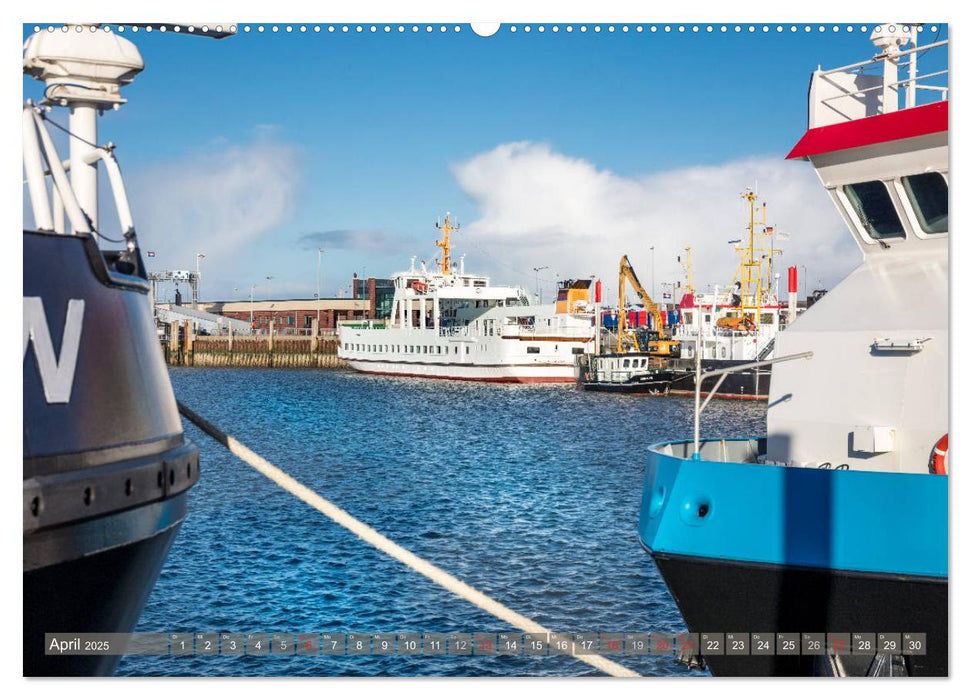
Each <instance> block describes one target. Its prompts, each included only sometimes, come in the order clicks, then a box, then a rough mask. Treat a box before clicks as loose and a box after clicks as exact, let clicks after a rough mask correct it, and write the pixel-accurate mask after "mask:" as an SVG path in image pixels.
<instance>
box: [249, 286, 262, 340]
mask: <svg viewBox="0 0 971 700" xmlns="http://www.w3.org/2000/svg"><path fill="white" fill-rule="evenodd" d="M259 286H260V285H258V284H251V285H250V286H249V327H250V330H252V329H253V290H254V289H256V288H257V287H259Z"/></svg>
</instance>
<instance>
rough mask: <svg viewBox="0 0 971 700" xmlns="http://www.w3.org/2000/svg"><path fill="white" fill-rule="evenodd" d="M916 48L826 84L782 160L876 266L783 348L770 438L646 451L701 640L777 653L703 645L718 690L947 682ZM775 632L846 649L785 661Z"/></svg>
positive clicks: (682, 604) (942, 505) (805, 319)
mask: <svg viewBox="0 0 971 700" xmlns="http://www.w3.org/2000/svg"><path fill="white" fill-rule="evenodd" d="M917 36H918V34H917V32H916V31H915V30H914V27H913V26H905V25H895V26H894V25H890V26H888V25H884V26H880V27H878V28H877V29H876V30H875V31H874V32H873V34H872V36H871V39H872V41H873V42H874V44H875V45H876V47H877V54H876V55H875V56H872V57H868V58H866V59H865V60H863V61H860V62H859V63H855V64H852V65H849V66H843V67H840V68H835V69H830V70H823V69H819V70H817V71H816V72H815V73H814V74H813V77H812V82H811V86H810V91H809V129H808V131H806V132H805V134H804V135H803V136H802V138H801V139H800V140H799V141H798V143H797V144H796V146H795V147H794V148H793V149H792V151H791V153H789V158H791V159H804V160H808V161H809V162H810V163H811V164H812V166H813V167H814V168H815V170H816V172H817V174H818V175H819V178H820V181H821V182H822V185H823V187H824V188H825V189H826V191H827V193H828V194H829V196H830V198H831V200H832V201H833V203H834V205H835V206H836V209H837V211H838V212H839V214H840V215H841V216H842V218H843V219H844V221H845V223H846V226H847V227H848V229H849V232H850V234H851V235H852V236H853V238H854V240H855V241H856V243H857V244H858V246H859V247H860V249H861V251H862V253H863V262H862V263H861V264H860V266H859V267H857V268H856V269H854V270H853V271H852V272H851V273H850V274H849V275H848V276H847V277H846V278H845V279H844V280H843V281H842V282H841V283H840V284H838V285H837V286H836V287H835V288H833V289H832V290H830V291H829V293H828V294H826V296H824V297H822V298H821V299H820V300H819V301H818V302H817V303H816V304H814V305H813V306H812V308H810V309H808V310H807V311H806V312H805V313H804V314H802V315H801V316H800V317H799V318H798V319H796V320H795V321H794V322H793V323H792V324H791V325H790V326H789V327H788V328H787V329H786V330H785V332H783V333H780V334H778V335H777V336H776V339H775V357H774V358H773V361H774V362H775V364H774V365H773V377H772V385H771V389H770V392H769V399H770V400H769V404H768V409H767V424H766V433H765V435H764V436H755V437H752V438H749V439H721V438H709V439H704V440H702V439H701V438H700V411H699V410H697V409H696V416H695V421H696V428H695V438H694V439H693V440H686V441H676V442H662V443H658V444H654V445H651V446H650V447H649V450H648V458H647V469H646V478H645V483H644V487H643V495H642V502H641V513H640V523H639V530H638V534H639V537H640V540H641V542H642V544H643V545H644V547H645V548H646V549H647V551H648V552H649V553H650V554H651V556H652V557H653V558H654V561H655V562H656V564H657V566H658V569H659V570H660V572H661V574H662V576H663V577H664V580H665V582H666V583H667V586H668V588H669V590H670V592H671V595H672V596H673V598H674V600H675V601H676V603H677V605H678V607H679V609H680V610H681V613H682V615H683V617H684V620H685V622H686V624H687V626H688V628H689V629H690V630H691V631H692V632H697V633H699V634H704V633H709V632H713V633H717V632H722V633H726V632H732V631H744V632H746V633H762V634H763V635H764V637H760V638H764V639H765V640H766V642H769V641H771V642H772V643H773V644H776V643H779V644H780V646H779V647H776V648H774V650H773V651H774V653H766V654H764V655H762V654H756V653H749V654H745V655H737V656H736V655H731V654H728V655H722V654H723V653H724V649H717V650H716V649H714V648H712V647H711V646H707V647H706V645H705V638H703V637H699V648H698V649H696V650H695V651H696V653H697V654H699V655H700V656H701V658H702V659H703V661H704V662H706V663H707V665H708V667H709V668H710V669H711V671H712V673H714V674H716V675H750V676H756V675H803V674H807V675H808V674H824V675H911V676H922V675H930V676H943V675H947V673H948V467H947V434H948V279H947V278H948V180H949V165H948V101H947V83H946V76H947V64H946V59H947V56H946V52H947V41H946V40H944V41H935V42H932V43H928V44H926V45H921V46H920V47H919V48H918V47H917V46H916V38H917ZM908 43H910V48H905V47H906V46H907V44H908ZM935 55H936V58H935ZM918 58H920V59H921V61H922V64H923V63H924V62H927V61H930V60H936V61H937V62H938V65H940V66H943V68H942V69H940V70H936V69H935V70H930V71H926V72H925V73H923V74H920V75H919V74H918V72H917V60H918ZM904 68H906V69H907V74H906V75H905V76H904V77H898V76H899V72H900V71H901V70H902V69H904ZM918 76H919V77H918ZM696 401H697V398H696ZM696 405H697V404H696ZM777 633H819V634H825V635H845V636H843V637H830V636H827V637H825V641H824V642H823V646H822V647H819V646H817V647H816V649H811V648H810V649H807V648H806V647H803V648H802V649H801V653H795V654H792V655H790V654H789V653H788V649H783V648H782V646H781V644H782V642H783V641H786V640H780V638H779V637H777V636H775V635H776V634H777ZM850 635H853V637H850ZM803 639H805V638H803ZM837 639H839V641H840V642H841V644H839V645H836V644H835V641H834V640H837ZM847 640H850V641H851V643H852V644H854V646H853V649H852V653H850V650H849V649H848V648H847V647H846V646H843V645H842V642H845V641H847ZM708 641H709V642H710V641H711V640H710V639H709V640H708ZM715 641H716V642H717V641H718V640H717V639H716V640H715ZM857 642H858V644H857ZM788 643H792V640H791V639H790V640H788ZM816 643H817V645H818V644H819V640H817V642H816ZM908 645H909V646H908Z"/></svg>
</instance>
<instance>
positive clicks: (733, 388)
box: [671, 360, 772, 401]
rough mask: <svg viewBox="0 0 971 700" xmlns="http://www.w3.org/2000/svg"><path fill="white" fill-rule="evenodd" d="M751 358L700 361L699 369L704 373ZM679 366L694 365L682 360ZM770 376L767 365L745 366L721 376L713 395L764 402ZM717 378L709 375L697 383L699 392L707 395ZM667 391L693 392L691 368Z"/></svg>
mask: <svg viewBox="0 0 971 700" xmlns="http://www.w3.org/2000/svg"><path fill="white" fill-rule="evenodd" d="M746 362H752V360H702V361H701V370H702V371H703V372H708V371H711V370H716V369H726V368H729V367H731V366H733V365H740V364H745V363H746ZM679 368H680V369H685V370H693V369H694V365H692V364H691V363H690V362H689V361H682V362H681V363H680V364H679ZM771 379H772V372H771V371H770V370H769V368H767V367H766V368H761V369H758V368H757V369H749V370H743V371H741V372H732V373H731V374H729V375H726V376H725V379H724V380H723V381H722V383H721V386H719V387H718V393H716V394H715V398H719V399H757V400H762V401H766V400H768V398H769V384H770V382H771ZM717 381H718V377H709V378H708V379H704V380H702V382H701V391H702V393H703V394H707V393H708V392H709V391H711V390H712V389H713V388H714V386H715V383H716V382H717ZM671 393H672V394H678V395H688V394H691V395H694V393H695V375H694V373H693V372H692V371H689V373H688V374H686V375H683V376H681V377H679V378H678V379H677V380H675V381H674V382H673V383H672V384H671Z"/></svg>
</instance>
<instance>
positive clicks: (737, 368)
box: [692, 350, 813, 459]
mask: <svg viewBox="0 0 971 700" xmlns="http://www.w3.org/2000/svg"><path fill="white" fill-rule="evenodd" d="M812 356H813V352H812V350H808V351H806V352H798V353H795V354H794V355H784V356H782V357H774V358H772V359H771V360H760V361H758V362H746V363H744V364H741V365H734V366H732V367H728V368H725V369H714V370H709V371H708V372H702V371H701V361H700V360H698V361H697V364H696V365H695V436H694V446H695V451H694V455H693V456H692V459H701V452H700V449H699V445H700V443H701V412H702V411H704V410H705V407H706V406H707V405H708V403H709V402H710V401H711V399H712V397H713V396H714V395H715V394H716V393H718V388H719V387H720V386H721V385H722V382H723V381H725V377H727V376H728V375H729V374H732V373H734V372H744V371H745V370H749V369H756V368H759V367H767V366H769V365H774V364H777V363H779V362H789V361H790V360H802V359H806V360H809V359H811V358H812ZM711 377H718V381H717V382H715V385H714V386H713V387H712V388H711V391H709V392H708V396H706V397H705V402H704V403H701V383H702V382H703V381H705V380H706V379H709V378H711Z"/></svg>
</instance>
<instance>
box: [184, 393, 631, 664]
mask: <svg viewBox="0 0 971 700" xmlns="http://www.w3.org/2000/svg"><path fill="white" fill-rule="evenodd" d="M179 407H180V409H183V410H182V412H183V414H184V415H186V417H188V418H189V419H190V420H191V421H192V422H194V423H196V424H197V425H199V427H200V428H202V429H203V430H205V431H206V432H207V433H209V434H210V435H213V437H217V439H219V438H221V437H224V438H225V442H224V444H225V445H226V447H227V448H228V449H229V451H230V452H232V453H233V454H234V455H236V456H237V457H239V458H240V459H241V460H243V461H244V462H246V463H247V464H248V465H250V466H251V467H253V468H254V469H255V470H257V471H258V472H260V473H261V474H262V475H263V476H265V477H266V478H267V479H269V480H270V481H272V482H273V483H275V484H277V485H278V486H280V487H281V488H283V489H284V490H286V491H289V492H290V493H291V494H293V495H294V496H296V497H297V498H299V499H300V500H301V501H303V502H304V503H306V504H307V505H309V506H311V507H312V508H315V509H316V510H318V511H320V512H321V513H323V514H324V515H326V516H327V517H328V518H330V519H331V520H333V521H334V522H335V523H337V524H338V525H340V526H341V527H343V528H346V529H348V530H350V531H351V532H353V533H354V534H355V535H357V536H358V537H360V538H361V539H362V540H364V541H365V542H367V543H368V544H370V545H371V546H373V547H375V548H377V549H379V550H381V551H382V552H384V553H385V554H387V555H388V556H390V557H394V558H395V559H397V560H398V561H400V562H401V563H402V564H405V565H406V566H408V567H410V568H412V569H414V570H415V571H417V572H418V573H419V574H421V575H422V576H425V577H426V578H429V579H431V580H432V581H434V582H435V583H437V584H438V585H439V586H441V587H442V588H444V589H445V590H447V591H449V592H451V593H454V594H455V595H457V596H459V597H460V598H464V599H465V600H467V601H469V602H470V603H472V604H473V605H475V606H477V607H479V608H481V609H482V610H485V611H486V612H487V613H489V614H491V615H494V616H496V617H498V618H499V619H500V620H503V621H504V622H508V623H509V624H511V625H513V626H515V627H517V628H519V629H521V630H522V631H524V632H532V633H538V634H553V632H552V630H549V629H547V628H546V627H543V626H542V625H541V624H539V623H538V622H534V621H533V620H530V619H529V618H528V617H525V616H523V615H520V614H519V613H517V612H516V611H515V610H511V609H509V608H507V607H506V606H505V605H503V604H502V603H500V602H499V601H497V600H495V599H494V598H490V597H489V596H487V595H486V594H485V593H483V592H482V591H480V590H478V589H476V588H473V587H472V586H470V585H469V584H467V583H465V582H464V581H460V580H459V579H457V578H455V577H454V576H452V575H451V574H450V573H448V572H446V571H443V570H442V569H440V568H438V567H437V566H435V565H434V564H432V563H431V562H430V561H428V560H426V559H422V558H421V557H419V556H418V555H417V554H415V553H414V552H410V551H409V550H407V549H405V548H404V547H402V546H400V545H398V544H395V543H394V542H392V541H391V540H389V539H388V538H387V537H385V536H384V535H382V534H381V533H380V532H378V531H377V530H375V529H374V528H373V527H371V526H370V525H367V524H365V523H363V522H361V521H360V520H358V519H357V518H355V517H354V516H352V515H351V514H350V513H348V512H347V511H345V510H343V509H341V508H339V507H337V506H336V505H334V504H333V503H331V502H330V501H328V500H327V499H326V498H324V497H323V496H321V495H319V494H317V493H315V492H314V491H312V490H310V489H309V488H307V487H306V486H304V485H303V484H301V483H300V482H299V481H297V480H296V479H294V478H293V477H292V476H290V475H289V474H287V473H286V472H284V471H283V470H282V469H280V468H279V467H276V466H274V465H273V464H271V463H270V462H268V461H267V460H266V459H264V458H263V457H261V456H260V455H258V454H256V453H255V452H253V451H252V450H251V449H249V448H248V447H246V445H244V444H242V443H241V442H239V441H238V440H236V439H235V438H234V437H232V436H231V435H225V434H223V435H220V436H216V435H214V434H213V433H212V432H211V431H210V430H209V428H212V427H213V426H211V425H207V426H203V425H202V423H201V422H199V421H197V419H198V418H199V417H198V416H197V415H195V414H194V413H192V412H191V411H187V410H185V407H184V406H182V405H181V404H180V406H179ZM219 432H221V431H219ZM572 656H574V657H576V658H577V659H579V660H580V661H582V662H583V663H585V664H589V665H590V666H593V667H594V668H596V669H597V670H599V671H603V672H604V673H606V674H608V675H610V676H616V677H620V678H636V677H638V676H639V675H640V674H638V673H636V672H635V671H632V670H631V669H629V668H627V667H625V666H621V665H620V664H618V663H615V662H614V661H611V660H610V659H607V658H605V657H603V656H600V655H599V654H577V653H572Z"/></svg>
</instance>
